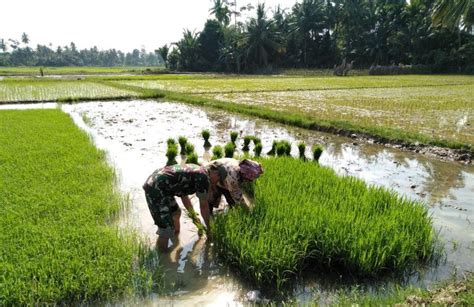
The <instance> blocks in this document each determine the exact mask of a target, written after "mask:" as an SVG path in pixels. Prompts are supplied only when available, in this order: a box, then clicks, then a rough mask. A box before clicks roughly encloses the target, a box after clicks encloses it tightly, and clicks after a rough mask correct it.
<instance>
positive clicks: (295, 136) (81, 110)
mask: <svg viewBox="0 0 474 307" xmlns="http://www.w3.org/2000/svg"><path fill="white" fill-rule="evenodd" d="M62 109H63V110H64V111H65V112H67V113H69V114H70V115H71V117H72V118H73V119H74V121H75V122H76V124H77V125H78V126H79V127H81V128H82V129H84V130H85V131H87V132H88V133H89V134H90V135H91V136H92V138H93V139H94V142H95V143H96V145H97V147H99V148H100V149H104V150H106V152H107V153H108V157H109V160H110V162H111V164H112V165H113V167H115V169H116V171H117V174H118V176H119V178H120V182H119V187H120V190H121V192H122V193H124V194H127V195H129V197H130V202H131V205H130V208H129V209H128V212H127V213H126V214H125V215H124V217H123V218H122V220H121V224H122V225H123V226H125V227H133V228H134V229H136V230H137V231H138V232H139V233H140V234H141V235H142V236H143V237H144V238H145V239H146V240H147V241H148V242H149V244H150V246H151V247H152V248H153V247H154V246H155V244H156V238H157V236H156V234H155V231H156V226H154V225H153V221H152V219H151V216H150V214H149V212H148V208H147V205H146V202H145V198H144V195H143V191H142V189H141V186H142V184H143V182H144V180H145V179H146V178H147V176H148V175H149V174H150V173H151V172H153V171H154V170H155V169H157V168H159V167H162V166H163V165H164V164H165V162H166V158H165V155H164V154H165V151H166V140H167V139H168V138H170V137H173V138H177V137H178V136H180V135H184V136H186V137H187V138H188V140H189V141H190V142H191V143H193V144H194V145H195V147H196V151H197V153H198V154H199V156H200V157H202V156H203V155H204V149H203V148H202V145H203V139H202V137H201V131H202V130H203V129H209V130H210V132H211V138H210V142H211V143H212V144H213V145H216V144H220V145H223V144H225V143H226V142H228V141H229V132H230V131H239V132H241V133H242V134H243V135H255V136H258V137H260V138H261V139H262V144H263V147H264V148H263V152H268V151H269V150H270V148H271V143H272V141H273V140H274V139H287V140H289V141H291V142H292V144H293V148H292V154H293V155H295V156H296V155H297V153H298V150H297V148H296V146H295V145H296V142H297V141H299V140H304V141H305V142H306V144H308V145H312V144H315V143H319V144H322V145H323V146H324V147H325V149H326V150H325V152H324V153H323V155H322V157H321V159H320V163H321V164H322V165H325V166H329V167H331V168H333V169H334V170H335V171H336V172H337V173H339V174H340V175H349V176H356V177H359V178H361V179H363V180H364V181H365V182H367V183H368V184H371V185H378V186H384V187H387V188H390V189H393V190H395V191H397V192H398V193H400V194H402V195H404V196H405V197H408V198H411V199H416V200H420V201H423V202H424V203H425V204H426V205H427V207H428V209H429V211H430V213H431V214H432V216H433V223H434V227H435V228H436V229H437V230H439V232H440V237H441V239H442V241H443V242H444V244H445V251H446V261H445V262H444V263H442V264H440V265H438V266H432V267H429V268H428V269H426V270H425V271H424V272H423V273H422V274H419V275H414V276H410V278H407V279H406V280H405V281H403V282H404V283H406V284H415V285H430V284H432V283H433V282H437V281H439V280H443V279H446V278H449V277H451V275H452V274H453V272H457V273H459V274H460V273H462V272H467V271H474V263H473V262H472V261H471V259H472V256H473V249H474V226H473V224H472V223H473V222H474V216H473V210H474V208H473V203H472V199H474V167H473V166H466V165H462V164H459V163H455V162H443V161H440V160H437V159H435V158H430V157H427V156H422V155H419V154H416V153H412V152H404V151H400V150H397V149H392V148H388V147H384V146H380V145H374V144H368V143H362V142H358V141H356V140H353V139H348V138H342V137H338V136H333V135H329V134H324V133H319V132H314V131H308V130H303V129H296V128H293V127H288V126H282V125H277V124H274V123H271V122H268V121H264V120H260V119H255V118H249V117H245V116H240V115H233V114H228V113H225V112H222V111H216V110H210V109H203V108H196V107H191V106H187V105H183V104H179V103H156V102H153V101H120V102H90V103H79V104H73V105H63V106H62ZM241 147H242V140H241V139H239V140H238V148H241ZM251 150H252V148H251ZM307 154H308V155H309V152H307ZM192 202H193V205H194V206H195V208H196V209H198V204H197V199H196V198H195V197H193V198H192ZM180 206H182V204H180ZM181 223H182V229H181V233H180V234H179V236H178V237H177V238H176V239H174V241H173V242H170V244H173V246H172V252H171V253H169V254H167V255H164V256H162V258H161V259H160V262H161V264H162V266H163V269H164V271H165V274H166V275H165V276H166V289H167V292H166V295H160V296H159V297H158V296H157V295H151V296H149V297H147V298H144V299H140V300H139V301H136V299H133V300H132V301H130V302H127V301H125V302H124V304H127V303H135V304H140V305H176V304H179V305H188V304H189V305H223V304H225V305H241V304H242V303H245V302H248V301H256V300H258V299H259V298H261V297H260V292H259V291H258V289H255V288H252V287H250V286H248V285H246V284H244V283H242V281H240V280H239V279H238V278H235V276H233V275H232V274H231V273H230V272H229V269H228V268H227V267H225V266H223V265H222V264H221V263H220V262H219V261H218V259H217V257H214V255H213V251H212V242H210V240H206V238H201V239H200V238H199V236H198V235H197V231H196V228H195V226H194V224H192V222H191V221H190V220H189V218H187V217H186V215H185V214H183V215H182V220H181ZM329 275H331V274H327V273H324V274H323V275H322V276H324V278H320V279H316V278H307V277H306V278H303V279H302V281H300V282H299V284H298V286H297V288H296V290H294V292H293V299H294V300H296V301H299V302H308V301H313V300H319V301H321V302H323V303H324V302H329V301H330V296H331V293H333V292H334V291H335V290H337V289H338V288H341V287H345V286H348V287H349V286H351V285H353V283H351V282H350V279H349V282H348V281H347V280H348V279H347V278H340V276H338V275H337V274H336V275H335V276H332V277H329ZM403 282H402V283H403ZM368 285H369V288H370V287H374V286H375V287H377V283H374V282H372V281H371V282H369V283H368Z"/></svg>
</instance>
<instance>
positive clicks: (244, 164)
mask: <svg viewBox="0 0 474 307" xmlns="http://www.w3.org/2000/svg"><path fill="white" fill-rule="evenodd" d="M239 166H240V176H242V179H244V180H247V181H253V180H255V179H257V178H258V177H259V176H260V174H262V173H263V169H262V166H261V165H260V163H258V162H255V161H252V160H249V159H245V160H242V161H240V163H239Z"/></svg>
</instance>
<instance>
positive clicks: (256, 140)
mask: <svg viewBox="0 0 474 307" xmlns="http://www.w3.org/2000/svg"><path fill="white" fill-rule="evenodd" d="M252 141H253V145H257V144H259V143H262V140H261V139H260V138H259V137H256V136H254V137H253V138H252Z"/></svg>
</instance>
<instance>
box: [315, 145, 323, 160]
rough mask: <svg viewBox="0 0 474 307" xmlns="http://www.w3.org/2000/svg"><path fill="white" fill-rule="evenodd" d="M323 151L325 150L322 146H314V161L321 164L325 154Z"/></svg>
mask: <svg viewBox="0 0 474 307" xmlns="http://www.w3.org/2000/svg"><path fill="white" fill-rule="evenodd" d="M323 150H324V149H323V147H322V146H321V145H318V144H315V145H313V147H312V151H313V160H314V162H319V158H320V157H321V155H322V154H323Z"/></svg>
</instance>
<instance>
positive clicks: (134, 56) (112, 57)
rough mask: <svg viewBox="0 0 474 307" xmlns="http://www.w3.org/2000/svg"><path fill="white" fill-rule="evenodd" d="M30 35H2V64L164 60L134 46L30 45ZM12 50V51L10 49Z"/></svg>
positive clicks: (152, 63) (144, 63)
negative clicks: (117, 47)
mask: <svg viewBox="0 0 474 307" xmlns="http://www.w3.org/2000/svg"><path fill="white" fill-rule="evenodd" d="M29 42H30V38H29V36H28V34H26V33H23V34H22V35H21V39H20V40H19V41H18V40H16V39H11V38H10V39H8V40H5V39H2V38H0V66H105V67H112V66H158V65H163V64H164V60H163V58H162V57H161V56H160V54H159V53H157V52H146V50H145V49H143V48H142V49H140V50H139V49H133V51H132V52H127V53H125V52H122V51H121V50H117V49H108V50H99V49H98V48H97V47H95V46H94V47H92V48H89V49H81V50H79V49H77V47H76V45H75V44H74V42H71V43H70V44H69V45H66V46H58V47H57V48H56V49H53V48H52V46H51V44H49V45H41V44H38V45H37V46H36V48H34V49H33V48H31V47H30V46H29V45H28V44H29ZM10 50H11V52H9V51H10Z"/></svg>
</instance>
